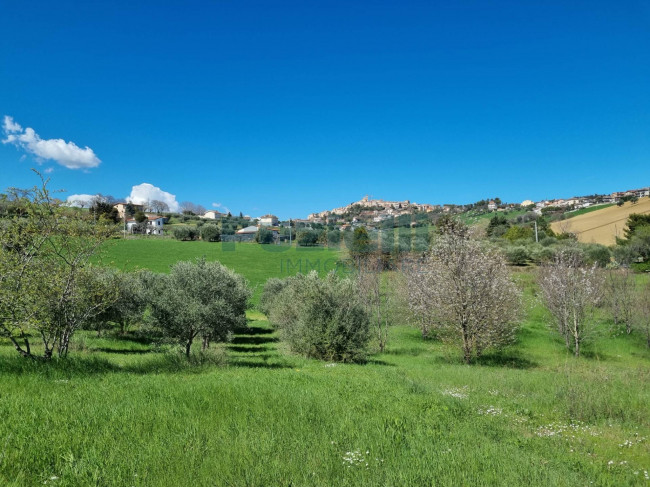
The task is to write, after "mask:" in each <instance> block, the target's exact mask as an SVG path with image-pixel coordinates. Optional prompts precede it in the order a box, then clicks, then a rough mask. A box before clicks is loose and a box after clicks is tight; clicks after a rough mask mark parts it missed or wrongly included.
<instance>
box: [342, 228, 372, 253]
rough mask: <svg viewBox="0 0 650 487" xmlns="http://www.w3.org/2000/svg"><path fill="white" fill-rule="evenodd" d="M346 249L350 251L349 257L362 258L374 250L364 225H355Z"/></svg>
mask: <svg viewBox="0 0 650 487" xmlns="http://www.w3.org/2000/svg"><path fill="white" fill-rule="evenodd" d="M348 250H349V252H350V257H352V258H353V259H359V258H363V257H364V256H366V255H369V254H371V253H372V252H373V251H374V250H375V248H374V245H373V243H372V240H370V235H369V234H368V230H366V227H357V228H355V229H354V232H353V234H352V243H351V245H350V247H349V249H348Z"/></svg>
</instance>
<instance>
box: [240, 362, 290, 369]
mask: <svg viewBox="0 0 650 487" xmlns="http://www.w3.org/2000/svg"><path fill="white" fill-rule="evenodd" d="M228 365H229V366H231V367H245V368H251V369H290V368H291V365H289V364H287V363H283V362H281V363H278V362H266V361H258V360H234V361H232V362H230V363H229V364H228Z"/></svg>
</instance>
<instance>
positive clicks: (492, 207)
mask: <svg viewBox="0 0 650 487" xmlns="http://www.w3.org/2000/svg"><path fill="white" fill-rule="evenodd" d="M496 209H497V204H496V203H495V202H494V200H490V202H489V203H488V210H489V211H494V210H496Z"/></svg>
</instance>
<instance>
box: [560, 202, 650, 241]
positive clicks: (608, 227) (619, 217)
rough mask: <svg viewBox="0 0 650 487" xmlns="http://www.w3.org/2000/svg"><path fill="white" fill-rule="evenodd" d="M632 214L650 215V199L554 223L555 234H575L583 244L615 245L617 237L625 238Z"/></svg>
mask: <svg viewBox="0 0 650 487" xmlns="http://www.w3.org/2000/svg"><path fill="white" fill-rule="evenodd" d="M632 213H642V214H647V213H650V198H641V199H639V201H638V202H637V203H636V204H632V203H625V204H624V205H623V206H610V207H608V208H603V209H602V210H597V211H592V212H591V213H586V214H583V215H579V216H576V217H574V218H571V219H568V220H562V221H558V222H553V223H552V224H551V228H552V229H553V231H554V232H570V233H575V234H576V236H577V237H578V240H579V241H580V242H583V243H599V244H603V245H613V244H615V243H616V237H617V236H618V237H623V236H624V234H623V232H624V230H625V226H626V221H627V218H628V216H630V215H631V214H632Z"/></svg>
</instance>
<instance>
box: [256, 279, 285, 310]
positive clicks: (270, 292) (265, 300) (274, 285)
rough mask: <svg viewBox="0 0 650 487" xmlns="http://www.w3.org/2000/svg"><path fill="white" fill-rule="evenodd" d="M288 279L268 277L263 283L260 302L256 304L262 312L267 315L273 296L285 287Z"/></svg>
mask: <svg viewBox="0 0 650 487" xmlns="http://www.w3.org/2000/svg"><path fill="white" fill-rule="evenodd" d="M288 283H289V279H278V278H277V277H271V278H269V279H268V280H267V281H266V283H265V284H264V289H263V290H262V295H261V296H260V302H259V304H258V305H257V308H258V309H259V310H260V311H261V312H262V313H264V314H265V315H267V316H268V315H269V313H270V312H271V306H272V305H273V301H274V300H275V298H276V297H277V296H278V295H279V294H280V293H281V292H282V291H283V290H284V288H285V287H287V284H288Z"/></svg>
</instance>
